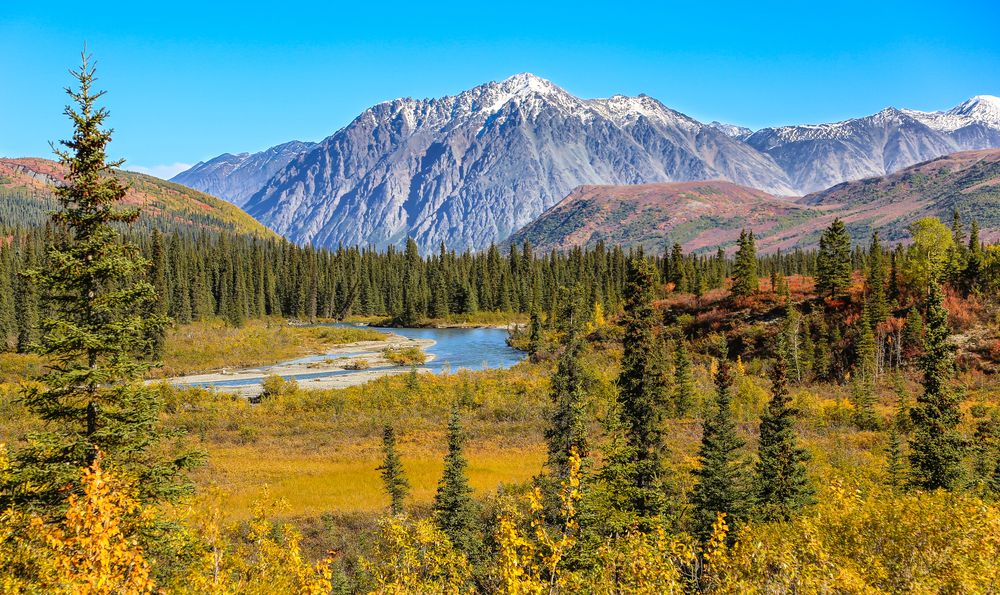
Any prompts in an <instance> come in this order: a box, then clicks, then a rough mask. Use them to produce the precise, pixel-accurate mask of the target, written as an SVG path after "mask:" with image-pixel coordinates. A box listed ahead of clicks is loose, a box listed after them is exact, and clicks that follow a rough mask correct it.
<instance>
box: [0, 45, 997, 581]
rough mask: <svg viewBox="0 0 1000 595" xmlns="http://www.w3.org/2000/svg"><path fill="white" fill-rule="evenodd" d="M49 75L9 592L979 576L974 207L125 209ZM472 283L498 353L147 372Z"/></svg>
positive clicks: (983, 478) (9, 276) (5, 528)
mask: <svg viewBox="0 0 1000 595" xmlns="http://www.w3.org/2000/svg"><path fill="white" fill-rule="evenodd" d="M76 76H77V78H78V80H79V83H80V88H79V90H77V91H73V92H72V96H73V99H74V101H75V102H76V104H77V107H76V108H68V109H67V113H68V114H69V115H70V116H71V117H72V118H73V121H74V125H75V133H74V137H73V140H72V141H67V143H66V147H67V152H66V154H64V155H62V158H63V159H64V160H65V161H66V162H67V163H68V165H69V167H70V168H71V170H72V171H73V172H74V175H73V177H72V179H71V182H72V183H71V185H70V186H68V187H67V189H66V190H65V192H64V193H63V194H61V195H60V196H62V197H63V199H64V202H63V210H61V211H59V213H58V214H57V215H55V216H54V217H53V220H52V222H51V224H50V225H48V226H47V227H37V228H21V229H15V230H11V231H10V233H9V234H8V237H7V239H6V240H5V241H4V242H2V247H0V284H4V286H3V287H2V288H0V289H2V291H0V323H2V325H3V326H2V327H0V330H2V334H3V337H4V338H5V339H6V346H7V350H6V351H5V352H4V353H3V354H0V443H4V444H5V446H2V447H0V590H2V591H3V592H4V593H88V594H89V593H94V594H97V593H155V592H160V591H162V592H166V593H262V594H263V593H275V594H281V593H296V594H299V593H302V594H315V593H394V594H402V593H414V594H416V593H470V592H474V593H608V594H626V593H628V594H638V593H650V594H652V593H692V594H693V593H720V594H721V593H762V594H763V593H768V594H772V593H779V594H780V593H789V594H791V593H858V594H861V593H865V594H868V593H995V592H998V590H1000V586H998V585H1000V550H998V548H1000V508H998V504H997V499H998V495H1000V408H998V407H1000V400H998V398H997V388H998V383H997V375H996V373H997V365H998V362H1000V318H998V312H1000V309H998V305H1000V248H998V247H996V246H993V245H983V244H982V243H981V242H980V240H979V237H978V228H977V226H976V223H975V221H972V222H971V224H970V225H969V226H966V224H965V222H964V221H963V219H962V217H961V214H960V213H956V214H955V216H954V218H953V220H952V221H951V225H950V228H949V227H948V226H946V225H945V224H944V223H942V222H940V221H938V220H936V219H934V220H926V219H925V220H918V221H916V222H914V224H913V227H912V236H913V237H912V239H913V242H912V243H911V244H909V245H908V246H904V245H896V246H894V247H892V248H891V249H889V248H888V247H886V246H883V245H882V243H881V242H880V239H879V238H878V235H877V234H874V235H873V236H872V237H871V238H864V239H862V240H861V241H860V242H858V241H857V240H858V239H857V238H855V239H854V242H855V245H856V246H857V247H855V248H853V249H852V248H851V245H852V244H851V242H852V240H851V238H850V237H845V236H846V230H845V228H844V226H843V224H842V223H841V222H840V221H839V220H837V221H834V222H833V224H832V225H831V226H830V228H829V229H828V230H827V231H826V232H825V233H824V236H823V239H822V242H821V245H820V250H819V251H818V252H810V251H802V250H795V251H793V252H789V253H783V254H782V253H776V254H759V253H757V251H756V249H755V246H754V239H753V237H754V236H753V233H752V230H747V232H746V233H744V234H742V235H741V238H740V241H739V246H738V248H739V249H738V251H737V253H736V254H734V257H733V258H732V259H730V258H729V257H727V255H726V253H725V252H724V251H722V250H720V251H718V252H715V253H712V254H709V255H696V254H684V253H683V251H682V250H681V249H680V247H679V246H670V247H669V249H665V250H664V254H663V255H647V254H645V253H643V251H642V250H635V251H630V252H627V253H626V252H624V251H622V250H621V249H619V248H608V247H605V246H599V247H598V248H596V249H594V250H572V251H569V252H567V253H552V254H548V255H544V256H540V257H536V256H535V255H534V254H533V253H532V251H531V247H530V245H527V244H525V245H522V246H516V245H515V246H513V247H512V248H511V251H510V253H509V254H507V255H501V254H500V253H499V251H498V250H497V249H496V247H493V248H491V249H490V250H488V251H486V252H485V253H483V254H476V255H473V254H470V253H465V254H463V255H456V254H454V253H452V252H448V251H446V250H445V249H444V248H443V247H442V250H441V251H440V253H437V254H433V255H430V256H427V257H422V256H420V255H419V254H418V253H417V251H416V248H415V245H412V244H411V246H412V249H411V246H408V247H407V249H406V250H405V251H403V252H393V251H392V250H389V251H386V252H384V253H379V252H376V251H373V250H367V249H365V250H358V249H353V248H343V249H340V250H337V251H326V250H317V249H314V248H312V247H308V246H306V247H297V246H292V245H290V244H288V243H286V242H280V241H277V242H272V241H270V240H261V239H260V238H256V239H255V238H252V237H242V236H232V235H226V234H223V233H219V234H218V235H211V234H208V233H206V234H203V235H201V236H200V237H190V236H184V235H181V234H173V235H163V236H161V235H159V234H156V233H151V234H138V233H133V232H132V231H130V230H129V229H128V228H123V227H122V226H121V225H118V226H116V225H115V221H116V220H117V221H119V222H120V223H123V224H127V223H128V222H129V221H130V220H133V219H134V218H135V217H139V216H140V214H139V213H136V212H132V211H122V210H116V208H117V198H116V197H117V196H119V194H120V192H121V189H122V186H121V185H120V183H119V182H118V179H117V178H116V177H115V175H114V172H113V171H111V170H110V169H109V167H110V166H111V165H113V164H108V163H106V159H105V157H104V148H105V146H106V144H107V142H108V141H109V140H110V133H109V132H108V131H105V130H102V129H101V126H102V122H103V119H104V118H105V117H106V116H107V113H106V112H105V111H103V110H99V109H94V108H93V102H94V100H95V99H96V98H98V97H99V96H100V95H99V94H93V93H91V90H90V85H91V84H92V83H93V80H94V76H93V70H92V68H90V67H89V66H88V65H87V64H86V62H85V63H84V66H83V68H82V69H81V70H80V71H79V72H77V73H76ZM93 201H96V202H93ZM942 229H943V230H945V232H947V233H945V232H942ZM88 255H90V257H89V258H88ZM483 313H486V314H485V315H484V318H482V319H481V320H482V321H497V320H499V321H511V320H518V321H521V322H523V323H524V324H523V325H521V326H512V327H511V332H510V339H509V341H510V343H511V344H512V345H513V346H515V347H517V348H519V349H523V350H524V351H525V352H526V354H528V355H527V357H526V359H525V361H523V362H522V363H519V364H517V365H516V366H514V367H512V368H511V369H508V370H482V371H478V372H473V371H469V370H456V371H451V370H447V369H446V370H444V371H442V372H441V373H439V374H416V373H415V372H414V373H411V374H408V375H407V374H404V375H398V376H391V377H383V378H380V379H377V380H374V381H372V382H370V383H368V384H366V385H363V386H354V387H350V388H345V389H339V390H310V389H308V387H306V386H301V385H299V384H298V383H295V382H286V381H281V379H280V378H278V377H277V376H273V377H268V378H267V379H266V387H265V388H266V391H265V395H264V396H262V398H261V399H260V403H259V404H251V403H249V402H247V401H246V400H243V399H239V398H233V397H232V396H230V395H227V394H224V393H221V392H217V391H214V390H212V389H206V388H178V387H175V386H171V385H169V384H167V383H164V382H157V381H156V376H157V375H158V374H163V373H164V372H165V371H169V374H170V375H177V374H182V373H193V372H197V371H202V370H205V369H211V368H215V367H220V365H225V364H224V362H229V365H231V366H233V367H237V366H242V365H257V364H260V363H266V362H269V361H273V360H275V359H281V358H284V357H291V356H292V355H295V354H297V353H300V352H301V351H302V350H304V349H313V350H315V349H317V348H318V347H320V346H322V345H324V344H330V343H342V342H353V341H364V340H371V339H373V336H372V335H370V334H369V333H367V332H365V331H364V330H354V329H334V328H330V327H300V326H289V325H288V319H290V318H291V319H297V320H300V321H301V320H308V319H317V320H324V319H329V318H334V319H336V318H343V317H347V316H351V315H359V314H360V315H364V316H369V317H373V318H372V319H373V320H374V319H379V318H382V319H384V318H391V319H392V320H393V321H394V322H396V323H398V324H426V323H428V321H437V322H445V321H452V322H456V321H461V320H462V319H461V318H459V317H465V319H464V320H466V321H469V320H475V317H476V316H480V315H483ZM433 323H434V322H432V324H433ZM97 336H100V337H102V338H103V340H100V341H99V340H96V339H95V338H94V337H97ZM411 355H412V354H411ZM400 363H402V364H404V365H408V364H411V363H415V362H414V361H413V360H406V361H401V362H400ZM144 380H151V381H152V382H151V383H149V384H146V383H144V382H143V381H144ZM303 384H306V383H303Z"/></svg>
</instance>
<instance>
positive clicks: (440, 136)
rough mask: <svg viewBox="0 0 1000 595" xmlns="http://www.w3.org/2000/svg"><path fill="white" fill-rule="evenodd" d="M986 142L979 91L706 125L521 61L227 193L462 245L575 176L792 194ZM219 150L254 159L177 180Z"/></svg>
mask: <svg viewBox="0 0 1000 595" xmlns="http://www.w3.org/2000/svg"><path fill="white" fill-rule="evenodd" d="M283 146H284V145H279V146H278V147H273V148H272V149H269V151H271V150H274V149H279V148H280V147H283ZM994 147H1000V99H997V98H996V97H993V96H989V95H978V96H975V97H973V98H970V99H969V100H966V101H965V102H963V103H961V104H959V105H958V106H955V107H954V108H952V109H950V110H948V111H946V112H919V111H916V110H906V109H896V108H886V109H885V110H882V111H880V112H878V113H876V114H872V115H870V116H864V117H862V118H855V119H851V120H845V121H842V122H834V123H828V124H818V125H802V126H783V127H771V128H764V129H761V130H758V131H756V132H753V131H750V130H749V129H748V128H744V127H739V126H734V125H729V124H722V123H719V122H713V123H712V124H709V125H705V124H702V123H700V122H698V121H697V120H694V119H693V118H690V117H688V116H686V115H684V114H683V113H681V112H677V111H675V110H672V109H670V108H668V107H666V106H665V105H663V104H662V103H660V102H659V101H657V100H656V99H654V98H652V97H649V96H646V95H643V94H640V95H638V96H636V97H628V96H624V95H614V96H612V97H609V98H606V99H580V98H577V97H575V96H573V95H571V94H570V93H568V92H566V91H565V90H564V89H562V88H560V87H558V86H557V85H555V84H553V83H552V82H550V81H547V80H545V79H542V78H540V77H536V76H534V75H531V74H530V73H520V74H517V75H515V76H513V77H510V78H508V79H506V80H503V81H499V82H497V81H493V82H489V83H485V84H483V85H479V86H477V87H474V88H472V89H468V90H466V91H463V92H461V93H459V94H457V95H454V96H446V97H440V98H429V99H422V100H414V99H412V98H408V97H407V98H398V99H393V100H389V101H384V102H380V103H378V104H376V105H374V106H372V107H371V108H368V109H367V110H365V111H364V112H362V113H361V114H360V115H359V116H357V117H356V118H355V119H354V120H352V121H351V122H350V123H349V124H348V125H347V126H344V127H343V128H341V129H340V130H338V131H336V132H335V133H334V134H332V135H331V136H329V137H327V138H326V139H323V140H322V141H321V142H320V143H317V144H315V145H310V146H309V147H308V148H306V149H305V150H298V151H287V152H282V151H276V153H279V154H281V156H282V157H281V158H282V159H287V162H286V163H284V165H283V166H281V167H274V168H273V171H275V173H274V174H273V175H272V176H270V177H268V176H266V175H264V174H265V173H267V172H264V173H262V174H261V175H258V176H257V177H256V178H254V180H252V182H253V183H252V184H251V183H249V182H248V183H246V184H244V185H243V186H242V187H240V189H239V190H238V192H240V193H241V194H240V196H239V197H238V198H234V196H235V194H236V192H237V190H230V189H227V190H226V192H229V194H227V196H228V197H229V198H230V199H232V200H233V201H234V203H235V204H238V205H240V206H241V207H243V208H245V209H246V211H247V212H248V213H250V214H251V215H252V216H254V217H255V218H256V219H257V220H259V221H261V222H262V223H264V224H265V225H267V226H268V227H270V228H271V229H274V230H275V231H277V232H278V233H281V234H283V235H286V236H287V237H288V238H289V239H290V240H292V241H295V242H299V243H304V242H313V243H315V244H317V245H326V246H331V245H336V244H338V243H346V244H372V245H374V246H377V247H385V246H388V245H396V246H401V245H402V243H403V242H404V241H405V239H406V237H407V236H412V237H414V238H415V239H416V240H417V242H418V245H419V246H420V248H421V250H422V251H423V252H424V253H428V252H430V251H432V250H435V249H436V247H437V245H438V244H439V243H440V242H442V241H443V242H445V243H446V244H448V245H450V246H454V247H455V248H456V249H459V250H461V249H464V248H472V249H481V248H484V247H486V246H487V245H489V243H490V242H494V241H500V240H503V239H505V238H506V237H508V236H509V235H511V234H512V233H514V232H516V231H517V230H519V229H520V228H522V227H523V226H525V225H527V224H528V223H530V222H531V221H532V220H534V218H535V217H537V216H539V215H540V214H541V213H542V212H544V211H545V210H546V209H547V208H549V207H551V206H553V205H555V204H556V203H558V202H559V201H560V200H562V199H563V198H564V197H565V196H566V195H568V194H569V193H570V192H571V191H572V190H573V189H574V188H576V187H577V186H580V185H587V184H590V185H607V184H612V185H628V184H641V183H669V182H679V181H697V180H712V179H725V180H728V181H731V182H733V183H737V184H740V185H743V186H748V187H753V188H756V189H758V190H762V191H765V192H768V193H769V194H773V195H777V196H802V195H805V194H808V193H810V192H814V191H820V190H823V189H826V188H829V187H831V186H834V185H836V184H839V183H841V182H844V181H849V180H855V179H862V178H866V177H871V176H875V175H885V174H886V173H891V172H893V171H898V170H900V169H903V168H905V167H908V166H910V165H912V164H914V163H919V162H921V161H924V160H926V159H932V158H935V157H938V156H940V155H944V154H949V153H954V152H957V151H961V150H970V149H983V148H994ZM263 153H266V152H262V153H258V154H256V155H262V154H263ZM223 158H225V159H223ZM237 158H240V159H244V160H243V161H240V163H239V164H237V165H236V166H233V165H226V164H228V163H231V162H233V161H234V159H237ZM217 160H218V161H219V162H220V165H219V168H221V169H225V168H226V167H229V168H231V170H232V171H231V172H229V173H226V174H225V175H224V176H222V177H223V178H224V180H223V181H224V182H225V183H226V184H228V183H230V182H232V184H233V185H234V186H240V184H241V181H240V176H241V175H244V174H239V175H237V173H238V172H239V171H243V170H247V171H248V170H250V169H252V167H250V166H249V165H246V166H244V165H243V164H244V163H250V162H249V161H248V160H246V159H245V158H242V157H240V156H227V155H223V156H220V157H218V158H216V159H215V160H210V161H209V162H206V163H205V164H199V166H201V170H202V171H201V172H198V171H193V170H194V169H196V168H198V167H199V166H195V168H192V170H188V171H187V172H182V173H181V174H178V176H175V177H174V178H173V180H174V181H187V182H189V183H190V184H192V185H196V186H197V185H198V183H200V184H201V186H200V187H202V188H209V186H210V185H211V184H213V183H222V182H219V181H218V180H209V179H208V178H209V177H210V175H211V171H210V170H211V168H210V167H208V165H207V164H211V163H212V162H214V161H217ZM280 161H281V160H280V159H278V160H273V161H268V162H267V163H270V164H279V162H280ZM240 167H242V168H243V170H240ZM269 171H270V170H269ZM224 173H225V172H224ZM265 178H267V179H265ZM199 180H201V181H200V182H199ZM219 192H220V193H221V192H222V191H221V190H220V191H219Z"/></svg>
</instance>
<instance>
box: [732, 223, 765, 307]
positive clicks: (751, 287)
mask: <svg viewBox="0 0 1000 595" xmlns="http://www.w3.org/2000/svg"><path fill="white" fill-rule="evenodd" d="M738 243H739V249H738V250H737V251H736V262H735V263H733V285H732V287H731V288H730V291H731V292H732V295H733V297H737V298H745V297H749V296H751V295H753V294H755V293H757V287H758V284H759V280H758V277H757V247H756V246H755V245H754V239H753V230H752V229H751V230H750V233H749V234H748V233H747V232H746V230H745V229H744V230H742V231H741V232H740V239H739V241H738Z"/></svg>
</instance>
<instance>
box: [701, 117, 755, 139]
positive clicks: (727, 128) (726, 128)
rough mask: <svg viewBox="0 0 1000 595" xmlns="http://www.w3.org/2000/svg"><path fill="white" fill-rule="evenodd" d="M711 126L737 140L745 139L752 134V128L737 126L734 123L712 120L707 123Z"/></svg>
mask: <svg viewBox="0 0 1000 595" xmlns="http://www.w3.org/2000/svg"><path fill="white" fill-rule="evenodd" d="M709 126H711V127H712V128H715V129H716V130H719V131H720V132H722V133H723V134H725V135H726V136H730V137H732V138H735V139H737V140H745V139H747V138H749V137H750V135H751V134H753V130H750V129H749V128H747V127H746V126H737V125H735V124H724V123H722V122H719V121H715V122H712V123H711V124H709Z"/></svg>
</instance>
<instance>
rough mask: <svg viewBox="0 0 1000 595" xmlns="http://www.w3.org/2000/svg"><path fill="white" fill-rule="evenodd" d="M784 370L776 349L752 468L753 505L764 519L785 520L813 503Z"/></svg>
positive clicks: (782, 356) (806, 458)
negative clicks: (767, 399) (771, 383)
mask: <svg viewBox="0 0 1000 595" xmlns="http://www.w3.org/2000/svg"><path fill="white" fill-rule="evenodd" d="M787 369H788V365H787V363H786V359H785V349H784V348H783V346H779V348H778V357H777V360H776V362H775V365H774V386H773V387H772V389H771V400H770V401H769V402H768V404H767V408H766V409H765V410H764V414H763V415H762V416H761V418H760V440H759V441H758V443H757V464H756V465H755V467H754V504H755V507H756V510H757V514H758V515H759V516H760V517H761V518H763V519H765V520H777V519H784V520H787V519H788V518H790V517H791V516H792V515H793V514H796V513H798V512H800V511H801V510H802V509H803V508H804V507H806V506H809V505H811V504H814V503H815V502H816V499H815V498H814V495H815V493H816V490H815V488H814V487H813V485H812V482H811V481H810V479H809V475H808V471H807V469H806V463H807V462H809V460H810V458H811V457H810V455H809V451H807V450H806V449H805V448H802V447H800V446H798V444H797V443H798V437H797V436H796V434H795V418H796V416H797V415H798V414H799V411H798V410H797V409H795V408H794V407H793V406H792V399H791V397H789V395H788V381H787Z"/></svg>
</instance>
